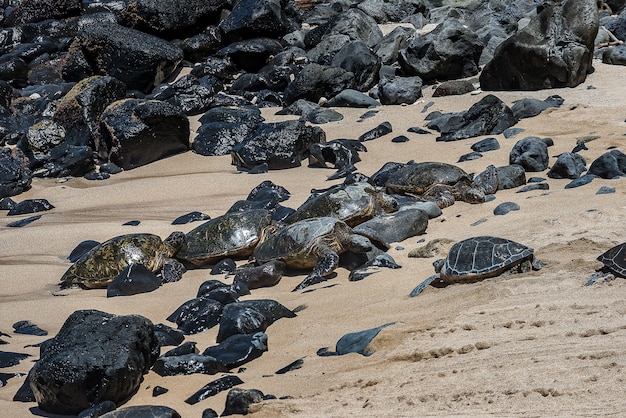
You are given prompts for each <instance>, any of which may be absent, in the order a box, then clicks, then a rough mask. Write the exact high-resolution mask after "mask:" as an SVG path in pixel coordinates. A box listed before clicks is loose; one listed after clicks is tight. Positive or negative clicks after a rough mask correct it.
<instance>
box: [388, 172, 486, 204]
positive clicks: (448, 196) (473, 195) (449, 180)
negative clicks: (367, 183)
mask: <svg viewBox="0 0 626 418" xmlns="http://www.w3.org/2000/svg"><path fill="white" fill-rule="evenodd" d="M481 178H482V180H481V183H480V184H476V183H475V182H474V181H473V179H472V178H471V177H470V176H469V174H467V173H466V172H465V171H464V170H462V169H461V168H459V167H457V166H455V165H452V164H446V163H441V162H422V163H415V164H406V165H405V166H404V167H402V168H400V169H398V170H397V171H395V172H393V173H392V174H390V175H389V177H388V178H387V181H386V182H385V187H386V189H387V192H388V193H396V194H410V195H421V196H422V197H423V198H425V199H427V200H430V201H433V202H435V203H437V205H438V206H439V207H440V208H445V207H448V206H450V205H452V204H453V203H454V201H455V200H461V201H464V202H467V203H483V202H484V201H485V192H486V191H487V193H493V192H495V190H497V181H498V180H497V171H496V169H495V167H492V166H490V167H489V168H488V170H486V171H485V172H483V173H481ZM494 185H495V186H494Z"/></svg>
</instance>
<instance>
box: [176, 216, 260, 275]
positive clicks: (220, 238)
mask: <svg viewBox="0 0 626 418" xmlns="http://www.w3.org/2000/svg"><path fill="white" fill-rule="evenodd" d="M271 217H272V214H271V212H270V211H268V210H265V209H251V210H246V211H243V212H230V213H226V214H224V215H222V216H218V217H217V218H214V219H211V220H209V221H207V222H205V223H203V224H202V225H199V226H197V227H196V228H194V229H192V230H191V231H190V232H188V233H187V234H186V235H185V242H184V243H183V245H182V247H181V249H180V250H179V251H178V253H177V254H176V257H177V258H179V259H181V260H186V261H189V262H191V263H193V264H195V265H198V266H201V265H204V264H211V263H215V262H216V261H219V260H221V259H223V258H226V257H246V256H249V255H250V254H252V249H253V248H254V246H255V245H256V244H257V242H258V241H259V238H260V237H261V231H262V230H263V228H265V227H266V226H268V225H269V223H270V221H271Z"/></svg>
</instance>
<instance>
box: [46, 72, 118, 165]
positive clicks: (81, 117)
mask: <svg viewBox="0 0 626 418" xmlns="http://www.w3.org/2000/svg"><path fill="white" fill-rule="evenodd" d="M125 96H126V85H125V84H124V83H123V82H121V81H119V80H118V79H116V78H113V77H109V76H93V77H89V78H86V79H83V80H81V81H79V82H78V83H76V85H75V86H74V87H72V89H71V90H70V91H69V92H68V93H67V94H66V95H65V96H63V99H61V102H60V103H59V105H58V106H57V108H56V110H55V112H54V117H53V119H54V120H55V121H57V122H59V123H60V124H62V125H63V127H65V129H66V131H67V136H69V137H73V136H80V137H83V138H84V137H87V138H88V139H87V140H85V139H83V140H82V141H81V145H89V146H91V147H92V149H93V150H94V151H96V152H99V151H100V150H101V146H102V136H101V134H100V115H101V114H102V112H103V111H104V109H106V107H107V106H108V105H110V104H111V103H113V102H114V101H116V100H120V99H123V98H124V97H125ZM103 156H104V155H103Z"/></svg>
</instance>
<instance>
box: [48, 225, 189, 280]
mask: <svg viewBox="0 0 626 418" xmlns="http://www.w3.org/2000/svg"><path fill="white" fill-rule="evenodd" d="M184 236H185V234H183V233H182V232H179V231H176V232H172V233H171V234H170V236H169V237H167V238H166V239H165V240H161V237H159V236H158V235H154V234H147V233H145V234H126V235H120V236H117V237H114V238H111V239H110V240H108V241H105V242H103V243H102V244H99V245H96V246H95V247H93V248H92V249H90V250H89V251H87V252H86V253H85V254H83V255H82V256H81V257H80V258H79V259H78V260H76V262H75V263H74V264H73V265H72V266H71V267H70V268H69V269H68V270H67V271H66V272H65V274H64V275H63V277H61V282H60V285H61V287H62V288H66V287H70V286H72V285H74V284H77V285H79V286H81V287H84V288H88V289H89V288H102V287H107V286H108V285H109V283H111V281H112V280H113V279H114V278H115V277H116V276H117V275H118V274H119V273H120V272H121V271H122V270H124V269H125V268H126V267H128V266H129V265H131V264H143V266H144V267H146V268H147V269H148V270H150V271H152V272H154V273H157V272H160V271H162V269H163V267H164V266H165V265H166V264H167V263H178V261H176V260H174V259H172V258H171V257H173V256H174V254H176V251H178V249H179V248H180V246H181V244H182V242H183V240H184ZM167 271H171V272H179V273H180V271H182V270H181V269H177V268H174V269H167ZM163 274H165V270H163ZM176 280H177V278H171V277H164V281H176Z"/></svg>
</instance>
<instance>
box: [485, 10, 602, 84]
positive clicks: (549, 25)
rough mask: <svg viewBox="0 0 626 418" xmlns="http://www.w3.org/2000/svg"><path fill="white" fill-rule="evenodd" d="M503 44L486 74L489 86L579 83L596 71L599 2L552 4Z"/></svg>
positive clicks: (496, 52)
mask: <svg viewBox="0 0 626 418" xmlns="http://www.w3.org/2000/svg"><path fill="white" fill-rule="evenodd" d="M539 10H540V11H539V13H538V14H537V15H536V16H535V17H534V18H533V19H532V20H531V21H530V23H529V24H528V25H527V26H526V27H524V28H523V29H521V30H519V31H518V32H517V33H516V34H515V35H513V36H511V37H510V38H508V39H507V40H505V41H504V42H502V43H501V44H500V46H498V48H497V49H496V51H495V53H494V57H493V59H492V60H491V61H489V62H488V63H487V65H485V67H484V69H483V71H482V73H481V75H480V85H481V87H482V89H483V90H539V89H545V88H555V87H575V86H577V85H579V84H581V83H582V82H584V81H585V79H586V77H587V74H588V73H590V72H591V71H592V60H593V50H594V40H595V37H596V34H597V32H598V7H597V5H596V2H595V1H594V0H565V1H563V2H562V3H560V2H558V3H554V4H551V3H546V4H544V5H543V6H542V7H541V8H540V9H539Z"/></svg>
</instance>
